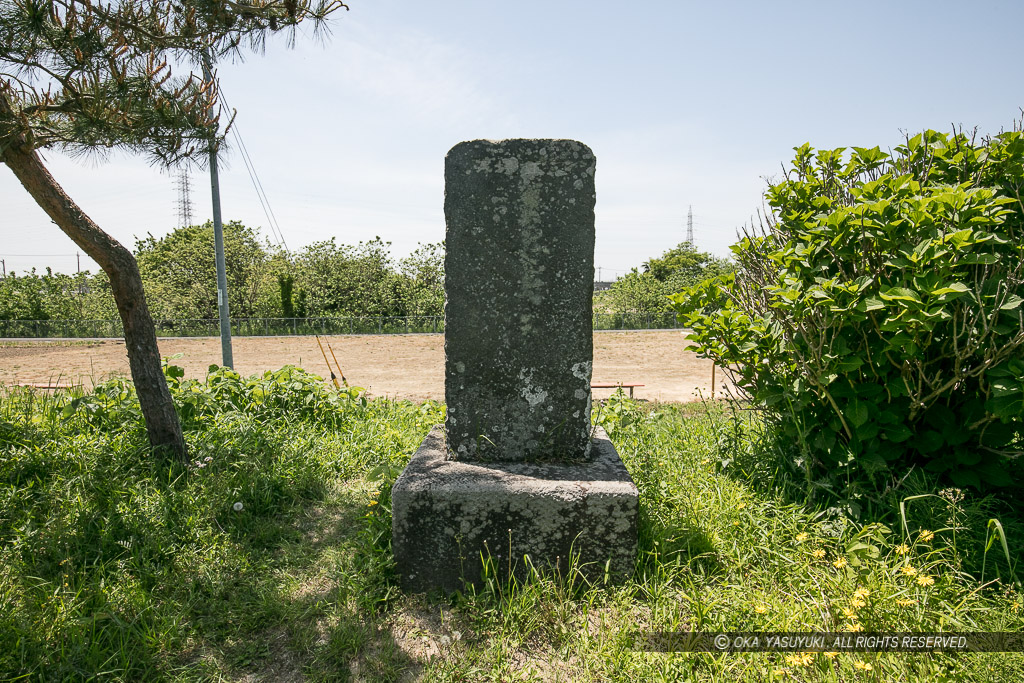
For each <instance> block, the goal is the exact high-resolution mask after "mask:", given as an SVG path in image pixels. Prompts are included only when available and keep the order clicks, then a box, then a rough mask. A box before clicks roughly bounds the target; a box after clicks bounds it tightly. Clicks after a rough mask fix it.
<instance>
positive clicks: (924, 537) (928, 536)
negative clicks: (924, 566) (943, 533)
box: [917, 529, 935, 543]
mask: <svg viewBox="0 0 1024 683" xmlns="http://www.w3.org/2000/svg"><path fill="white" fill-rule="evenodd" d="M933 538H935V532H934V531H928V530H927V529H923V530H922V531H921V533H920V534H918V536H917V540H919V541H922V542H924V543H927V542H928V541H930V540H932V539H933Z"/></svg>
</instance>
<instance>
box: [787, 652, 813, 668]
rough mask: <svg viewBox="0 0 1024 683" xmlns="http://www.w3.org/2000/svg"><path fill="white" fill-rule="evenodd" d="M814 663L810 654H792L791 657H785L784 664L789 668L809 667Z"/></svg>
mask: <svg viewBox="0 0 1024 683" xmlns="http://www.w3.org/2000/svg"><path fill="white" fill-rule="evenodd" d="M813 661H814V656H813V655H811V653H810V652H794V653H793V654H791V655H786V664H789V665H790V666H809V665H810V663H811V662H813Z"/></svg>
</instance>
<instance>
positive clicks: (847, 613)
mask: <svg viewBox="0 0 1024 683" xmlns="http://www.w3.org/2000/svg"><path fill="white" fill-rule="evenodd" d="M843 616H844V617H846V618H847V619H849V620H850V621H857V613H856V612H855V611H853V610H852V609H850V608H849V607H844V608H843Z"/></svg>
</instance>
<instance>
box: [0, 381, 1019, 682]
mask: <svg viewBox="0 0 1024 683" xmlns="http://www.w3.org/2000/svg"><path fill="white" fill-rule="evenodd" d="M169 375H170V378H171V384H172V391H173V393H174V395H175V397H176V400H177V401H178V408H179V412H180V414H181V415H182V417H183V422H184V426H185V429H186V435H187V440H188V442H189V444H190V448H191V462H190V464H189V465H188V466H187V467H186V466H175V465H171V464H167V463H156V462H154V461H152V460H151V458H150V457H149V454H148V452H147V450H146V448H145V437H144V434H143V432H142V425H141V421H140V417H139V414H138V408H137V405H136V404H135V403H134V397H133V394H132V391H131V387H130V384H129V383H127V382H125V381H122V380H114V381H111V382H108V383H106V384H103V385H101V386H99V387H97V389H96V390H95V391H94V392H91V393H88V394H83V393H80V392H77V393H75V392H61V393H58V394H57V395H48V394H43V393H37V392H31V391H21V390H18V391H13V390H12V391H9V392H7V393H5V394H3V395H0V680H15V679H18V678H19V677H23V678H24V679H25V680H77V679H91V678H107V679H113V680H266V681H290V680H307V679H308V680H366V681H390V680H430V681H476V680H495V681H505V680H562V681H606V680H622V681H648V680H654V681H657V680H666V681H667V680H691V679H692V680H709V681H711V680H750V681H762V680H787V681H789V680H824V681H847V680H865V681H883V680H884V681H889V680H936V681H941V680H971V681H988V680H991V681H1001V680H1014V679H1016V678H1017V677H1019V675H1020V673H1021V672H1022V671H1024V655H1022V654H1019V653H1016V654H1015V653H1010V654H1001V653H1000V654H994V653H993V654H895V653H885V654H841V655H838V656H836V657H830V656H828V655H825V654H815V655H810V656H798V655H794V654H790V655H786V654H779V653H746V654H731V655H724V654H697V653H668V654H665V653H648V652H641V651H638V650H635V649H633V648H632V647H631V644H630V643H629V642H628V639H627V638H626V635H625V634H626V632H627V631H632V630H651V631H660V630H684V629H687V630H708V631H715V630H740V631H752V630H795V631H796V630H799V631H811V630H815V631H816V630H829V631H832V630H835V631H838V630H851V631H856V630H860V629H865V630H869V631H870V630H897V631H950V630H961V631H975V630H977V631H1018V630H1020V629H1021V627H1022V625H1024V612H1022V607H1021V605H1022V593H1021V592H1020V591H1019V589H1018V588H1016V587H1015V585H1014V575H1013V569H1014V568H1015V567H1014V566H1011V564H1010V563H1011V562H1016V560H1017V556H1016V555H1015V553H1017V552H1019V551H1018V549H1019V546H1020V539H1021V524H1020V519H1019V518H1018V517H1016V516H1014V514H1013V511H1012V509H1011V508H1009V507H1008V506H1007V504H1006V503H1004V502H1002V501H999V500H997V499H993V498H984V499H978V498H975V497H972V496H971V495H970V494H968V493H965V492H955V491H941V490H940V489H938V487H932V488H929V483H928V482H927V481H926V480H924V479H916V480H912V481H909V482H908V483H907V487H906V488H905V489H903V490H901V491H900V492H899V493H896V492H894V493H893V494H892V495H891V496H890V497H889V498H888V499H886V498H881V499H878V500H875V501H873V502H872V504H871V506H870V518H865V517H864V516H862V517H861V519H860V520H859V521H851V520H850V516H849V515H848V514H842V511H840V510H835V509H833V510H828V509H821V510H819V509H816V508H813V507H809V506H807V505H804V504H802V503H801V502H800V496H801V491H802V488H801V487H802V482H800V480H799V477H798V476H795V475H791V474H789V472H790V468H788V467H787V465H786V460H787V458H788V454H787V453H786V451H785V448H783V447H781V446H779V445H773V444H772V442H771V440H770V439H767V438H766V437H765V435H764V434H763V433H762V431H763V430H762V428H761V426H760V425H759V423H758V420H757V418H756V416H753V415H752V414H750V413H746V412H743V411H739V410H736V409H735V406H733V405H731V404H720V403H716V404H707V405H700V404H698V405H695V406H694V405H691V406H673V405H661V406H654V407H651V406H643V405H641V404H639V403H634V402H632V401H629V400H628V399H619V398H615V399H613V400H611V401H608V402H606V403H605V404H604V405H603V406H602V407H600V408H599V409H598V410H597V411H596V413H595V418H596V420H597V421H599V422H601V423H602V424H603V425H604V426H605V428H606V429H607V430H608V431H609V433H610V435H611V436H612V439H613V441H614V442H615V444H616V445H617V447H618V448H619V452H620V454H621V455H622V457H623V459H624V461H625V462H626V465H627V467H628V468H629V470H630V472H631V473H632V474H633V476H634V479H635V480H636V483H637V485H638V487H639V489H640V494H641V525H640V552H639V556H638V558H637V563H636V569H635V573H634V576H633V577H632V579H631V580H630V581H629V582H628V583H627V584H625V585H621V586H590V585H587V584H586V583H585V582H583V581H582V580H580V579H579V578H578V577H577V576H574V575H573V574H572V573H571V572H570V573H569V574H568V575H567V576H565V577H563V578H555V577H551V576H543V575H540V574H535V575H534V576H533V577H532V578H531V580H529V581H526V582H525V583H523V584H509V583H507V582H501V581H498V580H496V579H495V580H491V581H489V582H487V583H486V584H485V586H484V588H482V589H479V590H471V591H468V592H466V593H463V594H459V595H456V596H454V597H451V598H449V597H445V596H441V595H408V596H407V595H403V594H402V593H401V592H400V591H399V590H398V589H397V587H396V580H395V576H394V571H393V565H392V560H391V555H390V511H389V508H390V488H391V484H392V483H393V482H394V479H395V478H396V477H397V475H398V473H399V472H400V471H401V468H402V467H403V466H404V464H405V463H406V462H407V461H408V458H409V457H410V456H411V454H412V452H413V450H414V449H415V447H416V446H417V445H418V443H419V441H420V440H421V439H422V438H423V436H424V435H425V434H426V432H427V431H428V430H429V428H430V426H431V425H433V424H436V423H437V422H439V421H441V419H442V418H443V408H442V407H441V406H439V405H437V404H434V403H429V402H428V403H426V404H423V405H416V404H412V403H407V402H395V401H386V400H377V401H366V400H365V399H363V398H362V397H361V396H359V395H358V393H357V392H351V393H350V394H342V395H340V396H339V395H337V394H334V393H331V392H328V391H327V390H326V389H325V388H324V387H323V384H322V383H320V382H318V381H317V380H316V379H314V378H312V377H311V376H309V375H306V374H305V373H302V372H301V371H298V370H295V369H287V368H286V369H284V370H282V371H280V372H278V373H268V374H267V375H265V376H263V377H256V378H248V379H246V378H241V377H238V376H237V375H235V374H234V373H231V372H230V371H224V370H220V371H217V372H214V373H212V374H211V375H210V376H209V377H208V378H207V379H206V380H205V381H202V382H196V381H190V380H185V379H184V378H183V377H181V376H180V373H178V372H177V371H176V370H174V369H171V370H169ZM927 493H932V494H935V495H933V496H930V497H927V498H914V499H913V500H910V501H909V502H906V503H905V505H904V506H903V507H904V509H905V521H906V530H905V531H904V529H903V521H904V520H903V518H901V515H900V502H901V501H903V500H904V499H906V498H909V497H911V496H914V495H922V494H927ZM236 503H241V504H242V505H241V506H240V507H241V510H236V509H235V508H236V507H239V506H237V505H236ZM992 518H998V519H999V520H1000V525H1001V529H1002V530H1003V538H1004V539H1005V540H1006V541H1007V551H1006V553H1004V552H1003V551H1002V550H1001V544H1000V542H999V541H996V542H995V543H994V544H993V545H992V548H991V549H990V551H989V552H988V553H987V555H986V553H985V546H986V531H987V530H989V529H990V528H992V527H991V526H990V525H989V522H988V520H989V519H992ZM982 568H984V582H983V581H982V580H981V572H982Z"/></svg>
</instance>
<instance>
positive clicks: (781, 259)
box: [673, 131, 1024, 489]
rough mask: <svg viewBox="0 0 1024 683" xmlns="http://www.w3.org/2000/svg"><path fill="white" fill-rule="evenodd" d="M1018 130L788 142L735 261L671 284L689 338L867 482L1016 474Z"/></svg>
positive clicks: (990, 480) (830, 474) (813, 462)
mask: <svg viewBox="0 0 1024 683" xmlns="http://www.w3.org/2000/svg"><path fill="white" fill-rule="evenodd" d="M1022 185H1024V134H1022V133H1021V132H1019V131H1014V132H1010V133H1004V134H1001V135H998V136H995V137H993V138H989V139H985V140H976V139H975V138H973V137H969V136H966V135H964V134H963V133H955V132H954V133H953V134H951V135H944V134H941V133H937V132H935V131H927V132H925V133H922V134H920V135H916V136H914V137H912V138H908V139H907V140H906V144H903V145H900V146H898V147H897V148H896V149H895V150H893V151H892V152H891V153H888V154H887V153H885V152H882V151H880V150H879V148H877V147H875V148H873V149H865V148H860V147H854V148H852V153H850V154H849V155H847V154H846V152H845V150H844V149H836V150H822V151H817V152H815V150H813V149H811V147H810V146H809V145H803V146H802V147H799V148H796V158H795V161H794V163H793V167H792V169H790V170H789V172H788V173H787V176H786V177H785V178H784V179H783V180H782V181H781V182H778V183H775V184H773V185H771V186H770V187H769V189H768V191H767V193H766V199H767V202H768V205H769V206H770V207H771V209H772V215H766V216H765V217H764V218H763V220H762V222H761V225H760V228H759V229H757V230H751V231H750V232H749V233H748V234H747V235H746V236H745V237H744V239H742V240H741V241H740V242H739V243H738V244H737V245H736V246H734V247H733V252H734V254H735V258H736V260H737V262H738V265H739V271H738V272H737V273H736V274H735V276H726V277H724V278H720V279H718V280H716V281H708V282H704V283H702V284H700V285H698V286H696V287H693V288H691V289H689V290H687V291H685V292H683V293H680V294H678V295H676V296H674V297H673V300H674V301H675V305H676V309H677V311H679V312H682V313H683V314H684V315H685V316H686V320H687V323H688V324H689V325H690V326H691V327H692V328H693V330H694V333H693V335H692V337H691V338H692V339H694V340H695V341H696V342H697V343H698V345H699V351H700V352H701V353H702V354H704V355H706V356H709V357H711V358H714V359H715V360H716V361H717V362H718V363H720V364H722V365H723V366H726V367H727V368H729V369H730V370H731V372H732V374H733V375H734V380H735V382H736V384H737V386H739V387H740V388H742V389H743V390H745V391H746V392H749V394H750V396H751V397H752V399H753V401H754V402H755V403H756V404H758V405H759V406H761V407H763V408H766V409H767V410H768V411H769V413H771V414H774V415H775V416H777V417H778V418H779V419H780V423H781V427H782V428H783V430H784V433H785V435H786V437H787V438H789V439H791V440H793V441H794V442H795V443H798V444H799V445H800V449H801V451H802V457H803V458H804V460H803V463H804V465H805V466H806V467H807V474H808V475H809V476H810V477H811V478H812V479H813V478H814V477H822V480H823V481H824V482H826V483H835V482H837V481H841V480H843V479H845V480H846V481H847V483H851V482H853V483H865V484H868V485H870V486H873V487H874V488H876V489H877V488H880V487H883V486H885V485H887V484H890V483H891V482H892V481H893V480H895V479H897V478H899V477H902V476H904V475H905V474H906V472H907V471H908V470H909V469H911V468H914V467H919V466H920V467H924V468H926V469H927V470H930V471H932V472H936V473H940V474H942V475H944V476H947V477H948V478H949V479H950V480H952V481H953V482H954V483H955V484H957V485H959V486H973V487H975V488H985V487H988V486H1003V485H1009V484H1011V483H1013V481H1014V461H1015V460H1016V458H1018V457H1019V456H1020V454H1021V448H1022V446H1024V438H1022V437H1024V435H1022V431H1024V354H1022V343H1024V318H1022V307H1021V301H1022V299H1021V295H1022V294H1024V285H1022V269H1024V224H1022V221H1024V205H1022V203H1021V188H1022Z"/></svg>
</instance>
